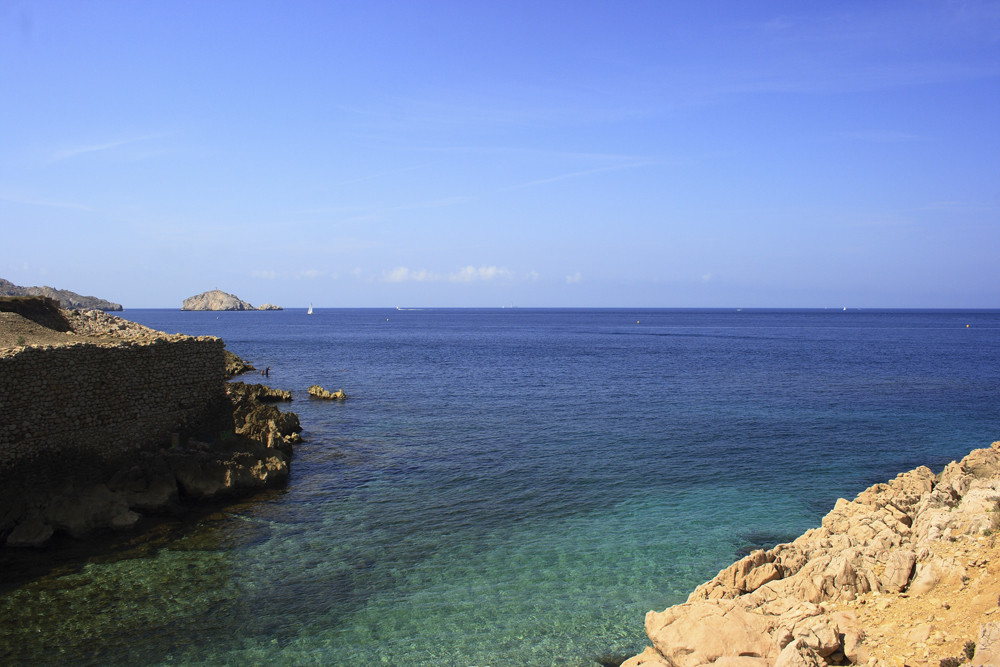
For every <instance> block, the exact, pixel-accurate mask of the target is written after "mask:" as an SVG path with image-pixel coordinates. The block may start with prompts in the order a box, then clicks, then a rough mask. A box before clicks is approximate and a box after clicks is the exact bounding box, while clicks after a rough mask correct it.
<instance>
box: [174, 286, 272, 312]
mask: <svg viewBox="0 0 1000 667" xmlns="http://www.w3.org/2000/svg"><path fill="white" fill-rule="evenodd" d="M181 310H282V308H281V306H275V305H274V304H271V303H265V304H264V305H263V306H261V307H260V308H254V307H253V305H252V304H250V303H247V302H246V301H244V300H243V299H241V298H239V297H238V296H236V295H235V294H229V293H228V292H223V291H222V290H217V289H215V290H209V291H208V292H202V293H201V294H196V295H195V296H190V297H188V298H186V299H184V301H183V303H182V304H181Z"/></svg>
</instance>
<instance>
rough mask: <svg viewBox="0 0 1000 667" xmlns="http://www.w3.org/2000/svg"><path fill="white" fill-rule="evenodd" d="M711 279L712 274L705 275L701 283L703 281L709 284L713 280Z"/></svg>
mask: <svg viewBox="0 0 1000 667" xmlns="http://www.w3.org/2000/svg"><path fill="white" fill-rule="evenodd" d="M711 279H712V274H711V273H706V274H705V275H703V276H702V277H701V281H702V282H703V283H707V282H708V281H709V280H711Z"/></svg>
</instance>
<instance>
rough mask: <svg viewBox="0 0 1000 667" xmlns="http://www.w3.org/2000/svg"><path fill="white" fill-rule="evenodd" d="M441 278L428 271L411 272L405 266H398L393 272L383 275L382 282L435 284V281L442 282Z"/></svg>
mask: <svg viewBox="0 0 1000 667" xmlns="http://www.w3.org/2000/svg"><path fill="white" fill-rule="evenodd" d="M440 279H441V277H440V276H439V275H437V274H436V273H432V272H431V271H427V270H426V269H420V270H419V271H411V270H410V269H408V268H406V267H405V266H397V267H396V268H394V269H393V270H392V271H388V272H386V273H383V274H382V282H386V283H407V282H417V283H424V282H433V281H435V280H440Z"/></svg>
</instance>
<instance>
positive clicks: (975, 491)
mask: <svg viewBox="0 0 1000 667" xmlns="http://www.w3.org/2000/svg"><path fill="white" fill-rule="evenodd" d="M998 529H1000V442H995V443H993V444H992V445H991V446H990V447H989V448H988V449H980V450H975V451H973V452H972V453H970V454H969V455H968V456H966V457H965V458H964V459H962V461H960V462H953V463H951V464H949V465H948V466H946V467H945V469H944V471H943V472H942V473H941V475H940V477H936V476H935V475H934V474H933V473H932V472H931V470H930V469H928V468H926V467H923V466H921V467H919V468H917V469H915V470H911V471H909V472H906V473H902V474H900V475H898V476H897V477H896V478H895V479H893V480H892V481H890V482H888V483H885V484H876V485H873V486H872V487H869V488H868V489H866V490H864V491H863V492H861V493H859V494H858V496H857V497H856V498H855V499H854V500H851V501H849V500H846V499H840V500H838V501H837V503H836V505H835V507H834V508H833V510H831V511H830V512H829V513H828V514H827V515H826V516H825V517H824V518H823V520H822V524H821V526H820V527H818V528H815V529H812V530H809V531H806V533H804V534H803V535H802V536H800V537H799V538H797V539H796V540H794V541H793V542H791V543H789V544H781V545H778V546H776V547H774V548H773V549H771V550H769V551H756V552H754V553H751V554H750V555H748V556H746V557H744V558H741V559H740V560H738V561H736V562H735V563H733V564H732V565H730V566H729V567H727V568H724V569H723V570H721V571H720V572H719V574H717V575H716V576H715V577H714V578H713V579H712V580H711V581H709V582H706V583H704V584H702V585H701V586H698V587H697V588H696V589H695V590H694V591H693V592H692V593H691V595H690V597H689V598H688V601H687V602H686V603H684V604H680V605H676V606H674V607H671V608H668V609H666V610H665V611H663V612H650V613H649V614H647V616H646V632H647V635H648V636H649V638H650V639H651V640H652V643H653V646H652V647H650V648H647V649H646V651H645V652H644V653H643V654H641V655H640V656H636V657H635V658H633V659H632V660H631V661H629V662H626V663H625V664H626V665H628V667H640V666H641V665H649V666H650V667H660V665H664V664H665V665H671V666H672V667H674V666H681V667H683V666H686V665H722V664H729V662H728V661H755V664H767V665H775V666H778V665H780V666H782V667H791V666H792V665H816V666H825V665H826V664H844V661H850V663H851V664H871V661H873V660H874V661H875V662H877V663H878V664H883V663H881V662H878V659H877V658H871V659H870V657H869V648H868V647H867V646H866V644H865V643H866V632H865V629H864V628H862V627H861V626H860V625H859V623H858V617H857V616H856V615H855V614H854V613H853V612H852V611H845V610H844V607H845V605H850V604H856V603H853V602H851V601H853V600H855V598H857V597H858V596H860V595H864V594H866V593H869V592H874V593H878V594H879V595H886V596H887V597H882V598H881V600H880V602H878V603H877V604H876V607H877V608H878V609H885V608H887V605H888V604H889V597H888V596H891V595H896V594H900V593H901V592H902V591H907V593H908V595H909V597H912V598H915V599H916V598H918V597H920V596H925V595H927V594H928V593H930V592H931V591H933V590H934V589H935V587H936V586H943V587H945V588H946V589H947V590H949V591H955V590H963V589H964V587H966V586H967V584H968V583H969V582H970V580H971V578H973V577H975V576H982V574H978V573H981V572H983V568H984V567H985V566H986V564H987V561H985V560H981V559H977V558H972V559H971V560H966V558H965V557H963V556H961V555H959V556H956V555H954V554H955V551H954V550H952V551H951V552H949V553H951V554H953V555H948V556H945V557H943V556H941V555H938V552H937V551H935V549H934V548H931V547H933V546H934V545H935V544H939V543H940V542H942V541H944V542H947V543H949V544H950V543H952V542H955V541H956V539H957V538H959V537H961V536H970V537H975V538H976V539H979V540H982V539H986V537H985V536H988V535H991V534H993V533H994V532H996V531H997V530H998ZM980 536H982V537H980ZM966 539H968V538H966ZM989 539H990V540H993V539H994V538H993V537H990V538H989ZM971 544H975V542H974V541H973V542H971ZM953 549H954V548H953ZM963 553H968V552H967V551H966V550H965V548H962V549H961V550H960V552H959V554H963ZM969 568H971V570H970V569H969ZM970 574H971V575H972V577H970ZM973 585H974V582H973ZM862 602H864V600H862ZM831 603H837V607H833V606H832V604H831ZM838 607H839V608H840V609H841V611H834V609H836V608H838ZM944 608H945V609H948V608H949V606H948V605H947V604H945V605H944ZM987 613H988V614H989V613H992V612H991V611H988V612H987ZM932 622H936V621H935V619H934V616H933V615H932V616H930V617H928V618H927V621H926V622H921V623H915V624H914V625H912V626H910V627H908V628H900V629H899V630H900V631H903V632H906V634H905V635H901V636H903V637H905V638H906V641H907V643H908V645H909V646H915V647H917V648H919V649H920V650H922V651H923V652H924V654H925V657H926V654H927V652H928V651H927V646H928V644H935V645H937V644H940V643H941V642H943V641H944V639H942V637H944V634H943V633H942V632H941V631H940V629H936V628H935V627H934V625H932ZM873 631H874V634H873V635H872V638H873V639H871V641H873V642H876V643H873V644H872V645H871V647H872V648H873V649H876V648H879V645H878V643H877V642H878V639H879V636H880V632H881V631H880V630H878V629H873ZM894 631H895V630H894ZM979 644H980V646H979V647H978V648H977V650H976V659H975V660H974V661H973V663H972V664H974V665H989V664H997V665H1000V623H995V624H989V625H987V626H983V628H982V631H981V635H980V642H979ZM723 661H726V662H723ZM732 664H737V663H732ZM740 664H748V665H749V664H751V663H750V662H746V663H740ZM899 664H903V659H902V658H900V659H899Z"/></svg>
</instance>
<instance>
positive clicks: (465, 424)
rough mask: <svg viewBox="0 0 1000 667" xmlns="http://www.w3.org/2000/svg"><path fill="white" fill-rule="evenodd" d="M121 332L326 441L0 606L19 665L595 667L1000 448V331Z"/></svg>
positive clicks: (750, 317)
mask: <svg viewBox="0 0 1000 667" xmlns="http://www.w3.org/2000/svg"><path fill="white" fill-rule="evenodd" d="M125 316H126V317H128V318H130V319H134V320H135V321H138V322H142V323H143V324H147V325H149V326H153V327H155V328H158V329H162V330H165V331H168V332H175V331H180V332H183V333H189V334H212V335H219V336H222V337H223V338H224V339H225V340H226V342H227V346H228V348H229V349H231V350H232V351H234V352H236V353H237V354H239V355H240V356H243V357H244V358H246V359H247V360H249V361H251V362H252V363H254V364H255V365H256V366H258V367H259V368H263V367H264V366H270V367H271V376H270V378H269V380H268V383H269V384H271V385H272V386H275V387H278V388H282V389H290V390H292V391H293V394H294V396H295V400H294V402H293V403H292V404H291V405H290V406H288V408H289V409H291V410H294V411H295V412H297V413H299V415H300V417H301V419H302V423H303V425H304V427H305V429H306V431H305V432H304V434H303V435H304V436H305V437H306V439H307V442H306V443H304V444H303V445H301V446H300V447H299V448H298V450H297V453H296V458H295V460H294V462H293V475H292V480H291V483H290V485H289V487H288V488H287V489H285V490H284V491H282V492H278V493H270V494H265V495H264V496H262V497H260V498H258V499H256V501H255V502H246V503H241V504H239V505H236V506H231V507H228V508H225V509H224V510H222V511H220V512H216V513H214V514H211V515H209V516H206V517H205V518H204V519H203V520H201V521H199V522H197V523H196V524H193V525H190V526H185V527H183V528H179V529H176V532H175V533H173V535H174V536H175V537H174V538H173V539H163V540H159V541H157V540H155V539H154V538H147V539H145V540H144V541H143V542H141V543H140V544H139V545H138V546H136V547H134V548H132V549H125V550H123V551H119V552H117V553H116V554H114V555H106V556H104V557H100V558H92V559H90V560H89V561H88V562H86V563H85V564H82V565H77V566H72V567H69V566H67V567H62V568H57V569H55V570H53V571H52V573H51V574H49V575H48V576H45V577H43V578H40V579H38V580H36V581H33V582H30V583H26V584H23V585H20V586H19V587H16V588H10V587H8V588H7V589H5V591H4V592H3V593H2V594H0V658H2V659H3V661H4V662H5V663H10V662H15V663H23V664H29V663H30V664H55V663H61V662H67V661H68V662H72V663H83V664H87V663H90V664H134V663H144V664H191V663H193V664H220V665H224V664H231V665H237V664H238V665H243V664H265V663H266V664H387V665H422V664H433V665H456V666H457V665H462V666H466V665H494V666H501V665H571V666H577V665H595V664H596V662H595V659H596V658H597V657H598V656H605V655H614V654H620V655H622V656H625V655H630V654H633V653H636V652H638V651H639V650H641V649H642V647H643V646H644V645H645V637H644V634H643V616H644V614H645V612H646V611H648V610H649V609H654V608H655V609H662V608H664V607H666V606H668V605H670V604H674V603H676V602H680V601H682V600H683V599H684V598H685V597H686V596H687V594H688V592H690V590H691V589H692V588H693V587H694V586H696V585H697V584H698V583H701V582H702V581H704V580H706V579H708V578H710V577H711V576H713V575H714V574H715V573H716V572H717V571H718V570H719V568H721V567H723V566H725V565H727V564H728V563H730V562H731V561H732V560H734V558H735V557H736V556H737V554H738V553H739V552H740V551H741V550H743V549H747V548H749V547H751V546H755V545H758V546H759V545H764V546H770V545H772V544H774V543H776V542H778V541H785V540H788V539H791V538H793V537H794V536H796V535H798V534H799V533H801V532H802V531H804V530H805V529H806V528H809V527H811V526H814V525H817V524H818V522H819V519H820V518H821V517H822V515H823V514H824V513H825V512H826V511H828V510H829V508H830V507H831V506H832V504H833V502H834V501H835V500H836V498H837V497H839V496H847V497H851V496H853V495H854V494H856V493H857V492H858V491H860V490H861V489H863V488H864V487H866V486H868V485H870V484H872V483H874V482H877V481H883V480H885V479H888V478H891V477H893V476H895V475H896V474H897V473H899V472H902V471H904V470H908V469H910V468H913V467H915V466H917V465H921V464H926V465H929V466H931V467H932V468H933V469H935V470H937V469H940V468H941V467H942V466H943V465H944V464H945V463H947V462H948V461H950V460H952V459H954V458H958V457H961V456H963V455H964V454H965V453H967V452H968V450H970V449H972V448H975V447H983V446H986V445H988V444H989V443H990V442H991V441H993V440H996V439H1000V403H998V398H1000V367H998V365H997V363H996V360H997V359H1000V312H996V311H991V312H929V311H917V312H901V311H890V312H857V311H849V312H842V311H775V312H759V311H745V312H729V311H661V310H657V311H636V310H621V311H613V310H583V311H570V310H555V311H551V310H520V309H518V310H415V311H396V310H376V309H369V310H323V309H320V310H318V311H317V312H316V314H314V315H312V316H307V315H306V314H305V313H304V311H302V310H298V311H284V312H266V313H256V312H250V313H183V312H180V311H175V310H149V311H141V310H140V311H127V312H126V313H125ZM967 324H968V325H969V326H968V327H966V325H967ZM244 379H245V380H246V381H248V382H255V381H258V380H259V379H260V378H259V376H257V377H255V376H252V375H251V376H246V377H245V378H244ZM315 383H318V384H321V385H323V386H324V387H326V388H327V389H331V390H335V389H338V388H343V389H345V391H347V393H348V395H349V396H350V399H349V400H348V401H346V402H344V403H328V402H320V401H313V400H310V399H309V398H308V397H307V395H306V393H305V388H306V387H308V386H309V385H311V384H315ZM178 536H179V537H178Z"/></svg>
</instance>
